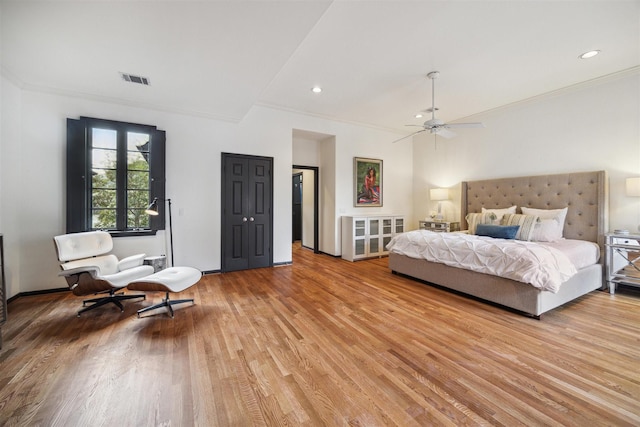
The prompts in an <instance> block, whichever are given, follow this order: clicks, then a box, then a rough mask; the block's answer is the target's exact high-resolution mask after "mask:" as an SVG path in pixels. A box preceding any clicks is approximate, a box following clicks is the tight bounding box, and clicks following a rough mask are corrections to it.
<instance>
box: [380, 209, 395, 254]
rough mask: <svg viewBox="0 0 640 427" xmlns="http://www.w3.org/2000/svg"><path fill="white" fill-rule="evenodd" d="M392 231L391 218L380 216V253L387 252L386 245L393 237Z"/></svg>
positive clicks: (392, 222) (392, 223)
mask: <svg viewBox="0 0 640 427" xmlns="http://www.w3.org/2000/svg"><path fill="white" fill-rule="evenodd" d="M393 232H394V221H393V218H382V235H381V236H380V237H381V245H382V247H381V248H380V252H381V253H382V254H386V253H387V252H389V251H387V245H388V244H389V242H390V241H391V239H392V238H393V234H394V233H393Z"/></svg>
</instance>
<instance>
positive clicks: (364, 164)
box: [353, 157, 383, 207]
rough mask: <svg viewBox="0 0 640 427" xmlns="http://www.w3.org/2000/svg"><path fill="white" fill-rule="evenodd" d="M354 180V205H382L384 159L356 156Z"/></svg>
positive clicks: (354, 160) (354, 159)
mask: <svg viewBox="0 0 640 427" xmlns="http://www.w3.org/2000/svg"><path fill="white" fill-rule="evenodd" d="M353 182H354V184H355V188H354V191H353V195H354V196H353V205H354V206H356V207H358V206H359V207H374V206H382V182H383V180H382V160H380V159H369V158H366V157H354V158H353Z"/></svg>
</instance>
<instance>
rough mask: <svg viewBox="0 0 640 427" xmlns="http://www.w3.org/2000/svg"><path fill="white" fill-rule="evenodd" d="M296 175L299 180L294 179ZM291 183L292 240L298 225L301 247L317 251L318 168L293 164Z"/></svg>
mask: <svg viewBox="0 0 640 427" xmlns="http://www.w3.org/2000/svg"><path fill="white" fill-rule="evenodd" d="M297 176H298V177H299V180H297V179H296V177H297ZM291 185H292V209H293V211H292V221H291V222H292V241H293V242H297V240H298V239H296V238H297V237H298V236H297V235H296V228H298V227H299V230H300V235H299V240H300V244H301V245H302V247H306V248H309V249H313V252H314V253H319V252H320V251H319V249H318V248H319V200H318V195H319V168H318V167H317V166H301V165H293V171H292V184H291ZM296 185H298V186H297V187H296ZM296 205H298V206H296ZM296 216H297V217H296Z"/></svg>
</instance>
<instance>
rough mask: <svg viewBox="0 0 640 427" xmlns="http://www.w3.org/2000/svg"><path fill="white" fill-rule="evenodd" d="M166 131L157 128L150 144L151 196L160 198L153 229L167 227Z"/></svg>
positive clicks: (153, 220) (152, 225)
mask: <svg viewBox="0 0 640 427" xmlns="http://www.w3.org/2000/svg"><path fill="white" fill-rule="evenodd" d="M165 138H166V135H165V131H163V130H155V131H154V132H153V133H152V135H151V144H150V146H149V157H150V159H149V169H150V171H151V198H152V199H153V198H154V197H157V198H158V215H157V216H152V217H151V221H150V224H149V225H150V227H151V229H152V230H164V229H165V224H166V221H165V212H166V208H167V202H166V201H165V200H164V199H165V198H166V195H165V173H164V172H165V164H166V154H165Z"/></svg>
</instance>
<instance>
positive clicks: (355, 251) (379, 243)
mask: <svg viewBox="0 0 640 427" xmlns="http://www.w3.org/2000/svg"><path fill="white" fill-rule="evenodd" d="M403 232H404V217H403V216H400V215H362V216H343V217H342V258H344V259H346V260H348V261H356V260H359V259H364V258H372V257H379V256H383V255H387V253H388V251H387V250H386V246H387V244H388V243H389V242H390V241H391V239H392V238H393V236H395V235H396V234H399V233H403Z"/></svg>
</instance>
